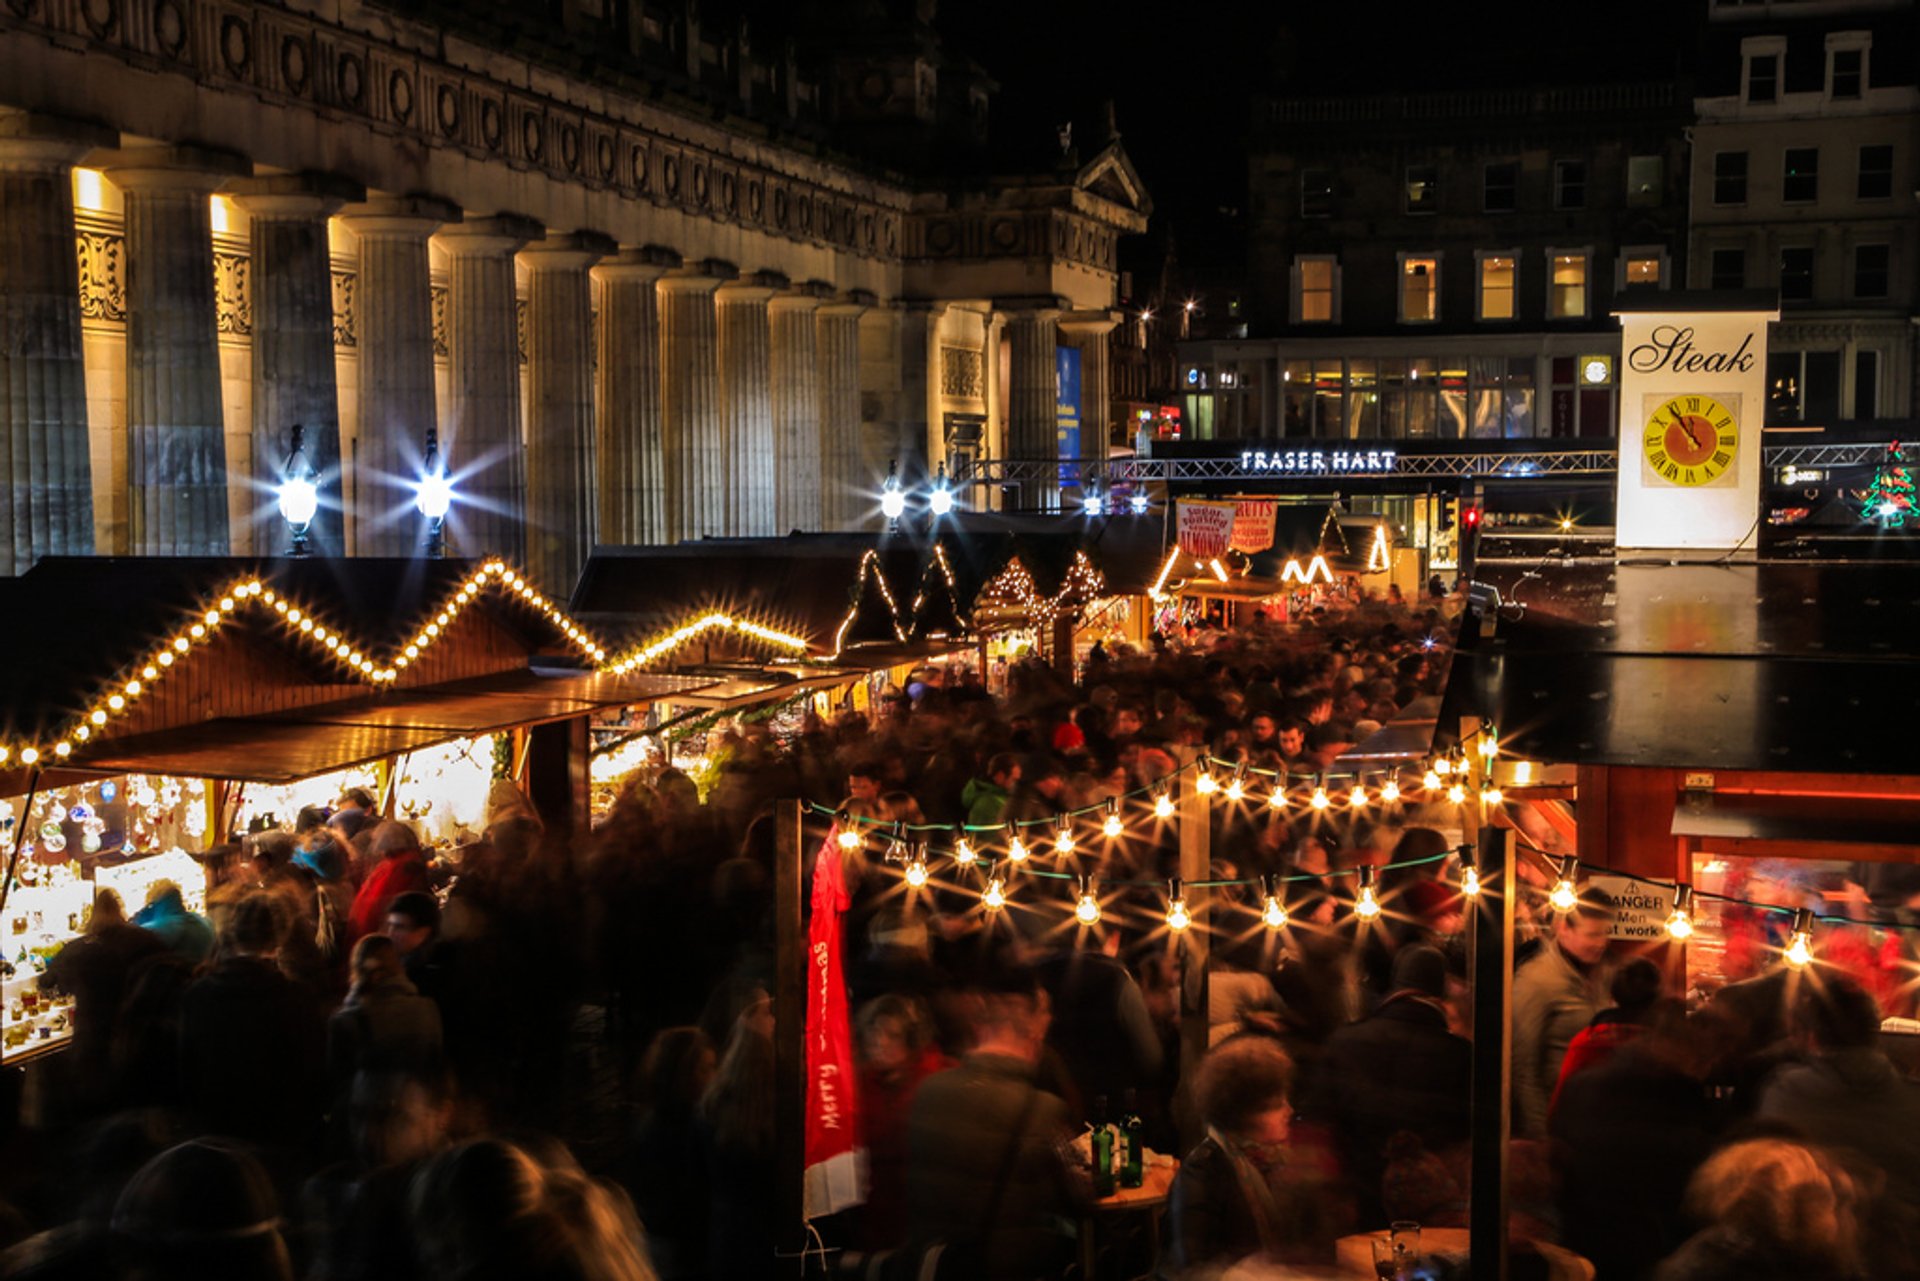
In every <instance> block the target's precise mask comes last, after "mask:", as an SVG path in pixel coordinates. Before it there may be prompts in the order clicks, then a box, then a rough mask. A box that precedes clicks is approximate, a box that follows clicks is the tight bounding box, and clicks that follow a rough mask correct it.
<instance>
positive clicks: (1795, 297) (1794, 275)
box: [1780, 245, 1813, 302]
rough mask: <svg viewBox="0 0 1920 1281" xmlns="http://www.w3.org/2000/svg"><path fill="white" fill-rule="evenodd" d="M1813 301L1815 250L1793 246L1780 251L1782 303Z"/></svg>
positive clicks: (1805, 246) (1810, 247)
mask: <svg viewBox="0 0 1920 1281" xmlns="http://www.w3.org/2000/svg"><path fill="white" fill-rule="evenodd" d="M1812 299H1813V248H1812V246H1810V245H1791V246H1788V247H1787V248H1784V249H1782V250H1781V251H1780V301H1781V302H1810V301H1812Z"/></svg>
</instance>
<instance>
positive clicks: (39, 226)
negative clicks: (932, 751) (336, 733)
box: [0, 0, 1148, 591]
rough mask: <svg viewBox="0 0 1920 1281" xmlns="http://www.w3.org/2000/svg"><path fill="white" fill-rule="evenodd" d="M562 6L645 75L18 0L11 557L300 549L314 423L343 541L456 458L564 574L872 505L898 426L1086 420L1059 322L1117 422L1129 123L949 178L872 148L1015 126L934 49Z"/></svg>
mask: <svg viewBox="0 0 1920 1281" xmlns="http://www.w3.org/2000/svg"><path fill="white" fill-rule="evenodd" d="M509 7H511V6H509ZM923 7H925V6H923ZM615 9H617V10H618V12H617V13H616V12H614V10H615ZM553 11H554V12H558V14H559V21H558V22H557V23H556V31H557V32H558V36H559V37H560V38H563V39H564V40H570V41H571V42H572V45H573V46H576V47H577V46H579V45H580V43H581V41H582V39H583V38H584V39H585V40H586V41H587V42H588V43H589V44H592V43H594V42H603V43H605V44H606V47H607V48H608V50H609V53H608V56H607V59H606V62H607V66H608V67H609V68H611V70H604V71H603V70H601V69H599V68H598V67H596V69H595V70H594V71H592V72H591V73H582V72H581V71H580V70H579V64H578V63H577V62H576V64H575V65H573V66H571V67H569V66H567V65H566V63H565V59H564V58H556V57H554V56H552V48H549V46H547V45H543V44H542V43H541V42H540V41H539V40H537V39H533V38H530V37H528V36H527V35H526V34H525V33H524V32H522V33H520V34H519V35H518V36H516V37H515V38H514V39H512V40H508V39H504V38H489V37H487V35H486V32H485V31H482V32H481V34H480V35H474V34H472V33H470V32H468V31H466V30H464V29H462V30H455V29H453V28H452V27H448V26H442V25H434V24H430V23H425V22H422V21H420V20H418V19H415V18H410V17H408V16H406V13H405V12H404V11H403V10H401V9H397V8H393V7H388V6H382V5H376V4H372V3H366V2H364V0H290V2H289V3H285V4H278V5H276V4H266V3H249V2H247V0H5V3H4V4H3V5H0V108H4V109H5V111H4V114H0V389H4V390H3V391H0V468H4V469H5V476H4V481H3V482H0V503H4V504H5V507H6V511H5V512H4V514H0V572H6V573H19V572H22V571H24V570H25V569H26V568H27V567H28V566H29V565H30V564H31V563H32V562H33V560H34V559H35V558H36V557H38V556H41V555H46V554H57V553H87V552H99V553H102V554H108V553H114V554H135V555H183V554H191V555H202V554H204V555H223V554H228V553H229V552H231V553H239V554H245V553H262V554H267V553H277V552H280V551H283V550H284V549H285V547H286V544H287V531H286V527H285V525H284V523H283V522H282V521H281V520H280V517H279V515H278V513H277V510H276V508H275V505H274V493H275V489H276V487H277V485H278V484H279V482H280V480H281V478H282V476H283V475H284V473H285V470H286V468H287V467H288V465H289V460H290V456H291V454H292V450H293V438H292V437H293V427H294V425H295V424H299V425H300V426H301V428H302V433H301V440H300V450H301V455H302V457H301V459H300V462H301V463H303V464H307V465H310V466H311V467H312V469H313V472H314V474H315V477H316V479H317V482H318V485H319V488H320V491H321V496H322V501H321V510H320V514H319V516H318V517H317V518H316V520H315V522H314V525H313V528H312V531H311V536H312V539H313V542H314V544H315V546H316V547H317V548H318V549H320V550H323V551H327V552H346V553H350V554H363V555H405V554H410V553H412V552H415V551H417V550H418V549H419V548H420V546H421V544H422V521H421V518H420V517H419V515H418V514H417V513H416V512H415V510H414V508H413V498H414V486H415V483H416V481H417V479H418V477H419V476H420V474H421V469H422V466H423V462H424V459H425V457H426V455H427V452H428V450H429V449H430V448H432V449H434V450H437V457H438V459H439V460H440V461H442V462H443V463H444V465H445V467H446V469H447V471H448V472H449V474H450V475H451V476H452V477H453V478H454V481H455V484H456V490H457V494H458V496H459V497H458V501H457V502H456V504H455V506H454V509H453V512H452V515H451V516H450V518H449V520H448V531H447V532H448V536H449V539H450V542H451V544H452V547H453V548H454V549H455V550H457V551H458V552H460V553H461V554H482V553H494V552H498V553H505V554H508V555H512V556H514V557H516V558H523V559H524V560H525V562H526V563H527V564H528V566H529V567H530V569H531V571H532V572H533V573H534V574H535V575H536V576H537V577H538V578H539V579H540V580H541V581H542V582H543V583H544V584H545V585H547V586H548V587H549V588H551V589H553V590H558V591H564V590H566V589H567V588H569V587H570V586H571V584H572V582H573V579H574V576H575V575H576V574H577V572H578V569H579V566H580V564H581V563H582V560H583V558H584V556H585V553H586V550H587V548H588V547H589V546H590V545H591V544H592V543H594V542H596V541H599V542H609V543H623V542H657V541H663V540H666V541H671V540H677V539H683V538H694V537H701V536H707V535H756V534H774V533H782V532H785V531H786V530H788V529H795V528H798V529H835V528H852V527H857V526H859V525H861V524H862V523H864V522H866V521H868V520H870V519H872V509H873V507H874V500H875V491H876V490H877V488H878V486H879V483H880V480H881V478H882V476H884V474H885V472H886V469H887V466H888V464H889V462H890V461H892V460H898V462H899V465H900V467H901V468H902V472H903V474H904V475H905V476H906V477H908V478H909V479H912V478H914V477H918V476H923V475H925V474H926V473H927V472H929V471H931V470H932V468H933V466H934V464H935V463H936V462H939V461H942V460H945V459H947V458H948V457H949V455H950V454H952V453H955V452H956V451H970V452H974V453H980V452H984V453H987V454H991V455H1004V456H1015V457H1021V456H1025V457H1034V456H1043V455H1047V454H1050V453H1052V452H1054V450H1055V430H1056V406H1055V359H1054V349H1055V347H1056V346H1057V345H1060V344H1068V345H1074V346H1078V347H1080V349H1081V351H1082V358H1081V359H1082V369H1083V380H1082V381H1083V387H1084V388H1085V391H1084V392H1083V404H1082V417H1083V419H1084V420H1086V421H1088V422H1089V423H1104V421H1105V418H1106V412H1107V411H1106V404H1105V401H1106V393H1105V369H1106V344H1107V333H1108V331H1109V330H1110V329H1111V328H1112V326H1113V322H1114V320H1115V319H1116V317H1115V315H1114V313H1113V312H1112V311H1111V310H1110V309H1111V307H1112V305H1113V302H1114V297H1115V285H1116V266H1115V263H1116V257H1115V255H1116V248H1117V242H1118V239H1119V237H1121V236H1122V235H1125V234H1128V233H1130V232H1137V231H1140V230H1142V229H1143V228H1144V226H1145V218H1146V214H1147V211H1148V203H1147V198H1146V195H1145V192H1144V191H1143V190H1142V188H1141V184H1140V182H1139V180H1138V177H1137V175H1136V174H1135V173H1134V171H1133V169H1132V167H1131V165H1130V164H1129V163H1128V161H1127V159H1126V156H1125V154H1124V153H1123V152H1122V150H1121V149H1120V146H1119V144H1118V142H1117V140H1114V141H1111V142H1109V143H1108V144H1106V145H1105V146H1103V147H1101V148H1099V149H1098V150H1097V151H1095V152H1094V154H1092V155H1091V158H1084V159H1083V158H1082V157H1081V156H1079V155H1078V154H1076V153H1072V152H1070V151H1069V150H1068V149H1067V148H1065V147H1063V148H1062V155H1061V158H1060V163H1057V164H1055V165H1053V166H1051V167H1049V168H1048V169H1046V170H1045V171H1044V172H1039V173H1032V174H1028V175H1025V176H1019V177H1015V178H996V179H977V180H972V181H965V182H954V181H942V182H939V183H934V182H931V181H925V180H916V179H913V178H909V177H905V176H902V173H901V171H900V170H898V169H889V168H886V167H884V166H883V165H881V164H879V163H875V162H873V161H871V160H863V159H856V158H854V157H855V155H856V154H858V153H857V152H852V151H840V150H836V149H835V145H836V144H835V139H836V138H837V137H841V136H846V135H849V134H858V133H859V132H860V129H859V128H858V126H870V127H877V128H881V129H883V130H888V131H890V132H889V133H888V136H889V137H892V138H893V139H895V140H896V141H897V140H898V139H900V138H902V137H906V138H909V139H910V138H911V137H912V136H913V131H914V129H915V128H916V127H920V126H924V127H926V128H927V129H931V128H932V124H933V122H934V121H935V119H936V118H937V117H939V116H940V115H941V113H942V112H946V111H949V110H951V109H953V108H954V106H955V104H958V107H959V109H960V110H961V111H963V112H967V111H971V112H975V113H979V115H980V119H979V120H978V121H976V122H974V127H976V128H977V127H982V126H983V123H984V109H985V93H986V88H987V87H989V86H988V82H986V81H985V78H984V74H981V73H978V69H977V68H971V69H970V70H969V68H970V64H958V63H955V62H952V61H950V60H945V59H944V58H943V57H942V56H941V55H940V54H939V53H938V51H937V46H936V45H935V44H933V43H931V42H930V40H928V39H925V38H916V39H910V40H904V41H897V42H895V43H894V44H893V45H892V46H891V47H889V48H886V49H882V50H880V51H879V52H873V51H871V50H870V51H868V52H867V53H864V54H862V55H861V56H860V57H859V58H857V59H839V60H834V61H831V62H830V63H827V64H825V69H824V70H822V71H821V72H820V73H819V75H818V78H816V79H815V80H808V79H807V78H806V77H805V76H804V75H803V74H802V73H801V71H800V70H799V68H798V64H797V62H796V59H795V57H794V56H793V55H792V53H791V52H789V51H787V50H782V52H781V54H780V56H778V57H775V58H772V59H757V58H756V57H755V56H754V53H753V50H752V49H751V47H750V45H749V42H748V39H747V34H748V33H747V32H746V31H745V29H744V28H736V29H735V30H733V31H732V32H730V33H729V34H727V35H726V36H724V37H721V36H719V35H717V34H716V33H714V32H711V31H707V30H703V29H702V28H701V25H700V23H699V20H698V9H697V7H694V6H692V5H690V4H686V3H685V2H684V0H683V3H682V5H681V7H680V8H679V9H677V10H676V11H671V12H663V11H662V10H661V7H660V6H659V5H654V4H644V3H639V2H637V0H636V2H634V3H629V4H622V5H619V6H610V7H608V8H607V9H605V10H602V9H601V8H600V7H599V6H598V5H597V4H595V5H583V4H581V3H576V0H567V3H566V4H565V5H556V6H554V7H553ZM540 12H541V13H542V14H548V13H549V11H548V10H545V9H542V10H540ZM929 16H930V14H928V13H926V12H922V13H920V14H919V15H918V16H917V17H918V21H919V24H920V26H921V27H922V28H924V26H925V19H926V18H927V17H929ZM914 21H915V20H914V19H909V20H908V21H907V25H908V26H909V27H911V26H912V25H913V24H914ZM536 34H537V33H536ZM909 34H913V33H911V32H910V33H909ZM929 35H930V31H928V30H921V31H920V32H918V36H919V37H926V36H929ZM553 47H554V48H564V47H565V45H564V44H562V45H556V46H553ZM650 65H652V66H658V65H669V66H672V67H674V68H676V70H675V71H674V72H673V73H672V74H671V75H666V76H656V75H648V74H639V73H637V71H636V69H644V68H645V67H647V66H650ZM956 68H958V71H956ZM943 74H945V75H947V76H948V77H949V83H948V84H946V85H942V84H941V83H940V77H941V76H942V75H943ZM716 82H719V83H720V84H721V85H722V86H723V89H722V91H717V92H716V91H715V90H714V85H715V83H716ZM836 122H845V123H846V124H847V129H846V131H845V133H844V134H843V133H836ZM869 131H870V132H871V130H869ZM1089 435H1090V436H1091V437H1093V438H1094V439H1095V440H1098V439H1099V438H1100V433H1098V432H1092V433H1089ZM1096 447H1098V446H1096Z"/></svg>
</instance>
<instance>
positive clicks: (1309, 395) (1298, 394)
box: [1280, 360, 1313, 436]
mask: <svg viewBox="0 0 1920 1281" xmlns="http://www.w3.org/2000/svg"><path fill="white" fill-rule="evenodd" d="M1280 386H1281V390H1282V403H1283V405H1284V406H1285V407H1284V409H1283V410H1282V412H1283V413H1284V414H1285V415H1286V418H1285V421H1284V422H1283V424H1282V428H1281V429H1282V431H1283V433H1284V434H1285V435H1288V436H1311V435H1313V365H1312V364H1311V363H1310V362H1308V361H1305V360H1289V361H1287V362H1286V363H1285V364H1284V365H1282V366H1281V368H1280Z"/></svg>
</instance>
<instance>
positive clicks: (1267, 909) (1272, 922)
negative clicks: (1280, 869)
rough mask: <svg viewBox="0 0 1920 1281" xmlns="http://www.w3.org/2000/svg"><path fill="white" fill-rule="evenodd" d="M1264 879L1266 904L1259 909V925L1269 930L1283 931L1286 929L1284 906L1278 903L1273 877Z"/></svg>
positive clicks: (1278, 898)
mask: <svg viewBox="0 0 1920 1281" xmlns="http://www.w3.org/2000/svg"><path fill="white" fill-rule="evenodd" d="M1265 879H1266V889H1267V894H1266V902H1265V903H1264V904H1263V905H1262V906H1261V908H1260V923H1261V924H1262V925H1264V926H1266V927H1267V928H1268V929H1270V930H1283V929H1285V928H1286V927H1287V909H1286V905H1285V904H1283V903H1282V902H1281V901H1280V895H1279V894H1278V893H1277V892H1276V891H1277V889H1278V887H1277V886H1276V885H1275V884H1274V880H1273V877H1271V876H1269V877H1267V878H1265Z"/></svg>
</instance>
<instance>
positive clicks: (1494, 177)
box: [1481, 160, 1520, 213]
mask: <svg viewBox="0 0 1920 1281" xmlns="http://www.w3.org/2000/svg"><path fill="white" fill-rule="evenodd" d="M1481 190H1482V201H1481V207H1482V208H1484V209H1485V210H1486V211H1487V212H1488V213H1512V212H1513V211H1514V210H1515V209H1517V208H1518V207H1519V205H1520V166H1519V165H1518V164H1516V163H1514V162H1513V161H1511V160H1496V161H1494V162H1493V163H1492V164H1489V165H1488V166H1487V167H1486V170H1485V171H1484V174H1483V178H1482V188H1481Z"/></svg>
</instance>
